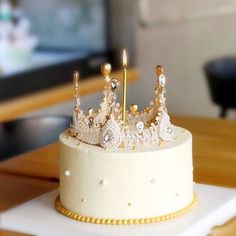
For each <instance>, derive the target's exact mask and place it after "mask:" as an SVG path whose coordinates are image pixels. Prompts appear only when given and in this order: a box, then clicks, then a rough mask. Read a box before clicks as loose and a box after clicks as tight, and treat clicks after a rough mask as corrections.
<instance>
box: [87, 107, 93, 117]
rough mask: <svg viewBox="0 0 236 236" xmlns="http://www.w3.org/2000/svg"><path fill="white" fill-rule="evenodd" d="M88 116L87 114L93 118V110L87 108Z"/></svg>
mask: <svg viewBox="0 0 236 236" xmlns="http://www.w3.org/2000/svg"><path fill="white" fill-rule="evenodd" d="M88 114H89V116H90V117H92V116H93V108H89V109H88Z"/></svg>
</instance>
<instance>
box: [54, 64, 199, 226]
mask: <svg viewBox="0 0 236 236" xmlns="http://www.w3.org/2000/svg"><path fill="white" fill-rule="evenodd" d="M109 71H110V66H107V64H106V65H104V66H103V67H102V72H103V75H104V78H105V80H106V85H105V91H104V99H103V102H102V103H101V104H100V109H99V110H98V111H96V112H94V111H93V109H89V111H88V114H87V115H86V114H85V113H84V112H83V111H82V110H81V109H80V99H79V96H78V87H79V86H78V76H79V75H78V73H75V78H74V89H75V100H76V103H75V108H74V113H73V123H72V126H71V128H70V129H68V130H66V131H64V132H63V133H62V134H61V135H60V156H59V166H60V195H59V196H58V197H57V199H56V208H57V209H58V211H59V212H61V213H62V214H64V215H66V216H69V217H71V218H73V219H75V220H78V221H83V222H89V223H100V224H141V223H151V222H157V221H162V220H168V219H171V218H174V217H176V216H179V215H182V214H184V213H186V212H188V211H189V210H190V209H192V207H194V206H195V205H196V203H197V196H196V194H194V192H193V166H192V135H191V133H190V132H189V131H187V130H186V129H183V128H180V127H177V126H174V125H172V124H171V122H170V118H169V116H168V113H167V109H166V105H165V97H164V93H165V89H164V86H165V77H164V74H163V69H162V67H160V66H159V67H157V75H158V82H157V86H156V92H155V97H154V99H153V100H152V101H151V102H150V107H147V108H146V109H144V110H143V111H140V112H139V111H138V107H137V105H132V106H131V107H130V111H129V112H128V111H126V110H125V111H124V112H125V119H124V112H123V110H122V108H121V107H120V105H119V104H118V103H117V102H116V101H115V100H116V90H117V87H118V85H119V83H118V80H116V79H110V78H109V76H108V74H109V73H108V72H109Z"/></svg>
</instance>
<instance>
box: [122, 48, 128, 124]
mask: <svg viewBox="0 0 236 236" xmlns="http://www.w3.org/2000/svg"><path fill="white" fill-rule="evenodd" d="M126 85H127V54H126V50H125V49H124V50H123V106H122V120H123V122H124V123H125V121H126V96H127V94H126Z"/></svg>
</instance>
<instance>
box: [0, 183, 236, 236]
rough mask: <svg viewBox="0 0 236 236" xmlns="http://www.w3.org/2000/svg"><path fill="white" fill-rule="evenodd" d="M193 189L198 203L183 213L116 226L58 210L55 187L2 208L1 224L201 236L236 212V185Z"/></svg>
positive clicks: (40, 230) (34, 229)
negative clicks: (165, 219)
mask: <svg viewBox="0 0 236 236" xmlns="http://www.w3.org/2000/svg"><path fill="white" fill-rule="evenodd" d="M195 192H197V194H198V196H199V203H198V206H197V207H195V208H194V209H193V210H192V211H191V212H189V213H187V214H186V215H184V216H180V217H177V218H175V219H172V220H169V221H163V222H159V223H154V224H144V225H126V226H116V225H96V224H89V223H82V222H78V221H75V220H72V219H70V218H68V217H65V216H63V215H61V214H59V213H58V212H57V211H56V210H55V208H54V201H55V197H56V196H57V195H58V190H53V191H51V192H49V193H46V194H44V195H42V196H40V197H37V198H35V199H33V200H31V201H28V202H26V203H24V204H22V205H19V206H17V207H15V208H13V209H11V210H8V211H6V212H3V213H2V214H1V215H0V217H1V227H2V228H4V229H9V230H14V231H18V232H24V233H29V234H33V235H44V236H47V235H57V236H62V235H82V236H102V235H109V236H113V235H114V236H126V235H127V236H134V235H135V236H141V235H145V236H152V235H153V236H154V235H155V236H156V235H158V236H162V235H163V236H169V235H186V236H189V235H191V236H194V235H197V236H201V235H207V234H208V233H209V232H210V229H211V228H212V227H213V226H216V225H220V224H223V223H224V222H226V221H227V220H229V219H230V218H232V217H233V216H235V215H236V190H235V189H229V188H221V187H215V186H210V185H203V184H196V185H195Z"/></svg>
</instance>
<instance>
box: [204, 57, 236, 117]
mask: <svg viewBox="0 0 236 236" xmlns="http://www.w3.org/2000/svg"><path fill="white" fill-rule="evenodd" d="M204 71H205V74H206V77H207V82H208V85H209V88H210V94H211V99H212V101H213V102H214V103H216V104H217V105H219V106H220V107H221V112H220V117H222V118H225V117H226V115H227V110H228V109H230V108H236V57H228V58H221V59H217V60H213V61H210V62H208V63H207V64H206V65H205V66H204Z"/></svg>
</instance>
